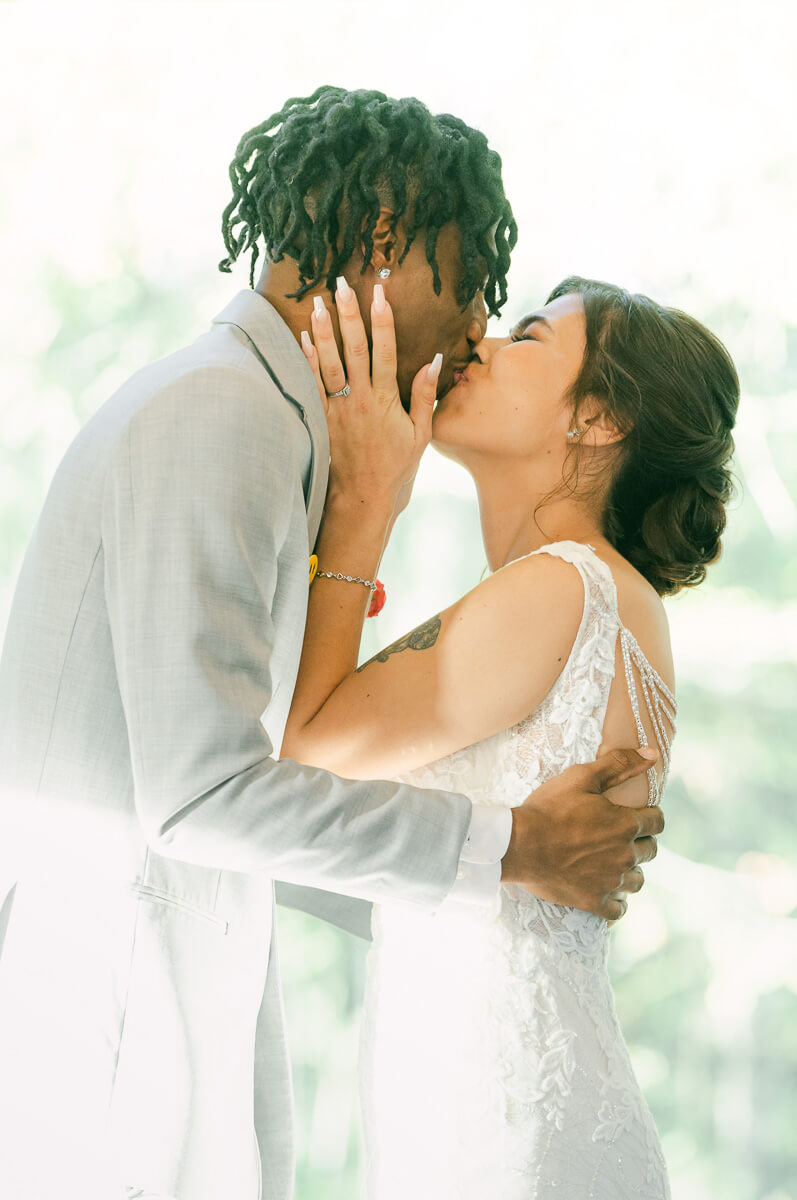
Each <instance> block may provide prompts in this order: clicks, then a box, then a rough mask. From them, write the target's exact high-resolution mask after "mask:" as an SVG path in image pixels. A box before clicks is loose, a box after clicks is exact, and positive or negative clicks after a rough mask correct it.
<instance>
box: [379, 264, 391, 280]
mask: <svg viewBox="0 0 797 1200" xmlns="http://www.w3.org/2000/svg"><path fill="white" fill-rule="evenodd" d="M377 275H378V276H379V278H380V279H389V278H390V267H382V268H381V269H380V270H378V271H377Z"/></svg>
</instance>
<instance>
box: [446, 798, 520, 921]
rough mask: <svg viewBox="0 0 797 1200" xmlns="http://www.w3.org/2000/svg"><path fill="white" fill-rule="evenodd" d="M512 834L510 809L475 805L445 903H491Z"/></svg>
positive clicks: (499, 881) (498, 883)
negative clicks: (454, 877) (454, 878)
mask: <svg viewBox="0 0 797 1200" xmlns="http://www.w3.org/2000/svg"><path fill="white" fill-rule="evenodd" d="M511 835H512V810H511V808H504V807H500V808H499V807H496V808H493V807H490V806H487V805H483V804H474V805H473V811H472V813H471V818H470V825H469V827H468V832H467V836H466V837H465V842H464V844H463V847H462V853H461V854H460V859H459V869H458V871H457V878H456V882H455V883H454V886H453V887H452V889H451V891H450V892H449V893H448V897H447V898H446V901H445V903H446V904H449V903H450V902H454V903H457V904H480V905H483V906H487V905H492V904H494V903H495V901H496V897H497V894H498V887H499V885H500V883H501V859H502V858H503V857H504V855H505V854H506V852H507V849H508V847H509V839H510V837H511Z"/></svg>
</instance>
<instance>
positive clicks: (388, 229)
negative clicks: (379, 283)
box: [360, 207, 398, 272]
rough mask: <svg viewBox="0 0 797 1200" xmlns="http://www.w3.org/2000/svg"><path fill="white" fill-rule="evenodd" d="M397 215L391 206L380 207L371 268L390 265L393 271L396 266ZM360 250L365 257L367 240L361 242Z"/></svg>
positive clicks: (376, 268) (377, 268) (380, 268)
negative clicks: (395, 225)
mask: <svg viewBox="0 0 797 1200" xmlns="http://www.w3.org/2000/svg"><path fill="white" fill-rule="evenodd" d="M394 224H395V215H394V213H393V210H392V209H390V208H384V207H382V208H380V210H379V217H378V218H377V222H376V229H375V230H374V248H373V250H372V251H371V263H370V265H371V268H372V269H373V270H374V271H375V272H376V271H381V270H382V269H383V268H384V267H388V268H389V269H390V270H391V271H392V270H393V269H394V267H395V266H396V259H397V254H398V251H397V244H398V238H397V236H396V231H395V229H394ZM360 250H361V252H362V255H363V257H365V242H364V241H362V242H361V243H360Z"/></svg>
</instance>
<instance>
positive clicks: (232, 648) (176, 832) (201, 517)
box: [103, 368, 471, 908]
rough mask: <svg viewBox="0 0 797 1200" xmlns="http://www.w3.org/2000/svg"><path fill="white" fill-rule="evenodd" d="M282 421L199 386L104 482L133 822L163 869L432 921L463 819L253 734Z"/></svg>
mask: <svg viewBox="0 0 797 1200" xmlns="http://www.w3.org/2000/svg"><path fill="white" fill-rule="evenodd" d="M275 403H277V402H276V401H274V400H272V399H271V398H270V397H269V396H264V394H263V392H262V390H261V389H259V388H258V387H257V386H256V385H254V384H253V383H252V382H251V381H250V380H249V379H248V377H246V376H245V375H243V374H242V373H238V372H235V371H232V370H229V369H221V368H203V369H201V370H198V371H196V372H194V373H193V374H191V375H189V376H186V377H185V378H183V379H181V380H180V381H178V382H177V383H175V384H173V385H171V387H170V388H168V389H167V390H166V391H164V392H163V393H161V394H160V395H159V396H157V397H155V398H154V399H153V400H152V401H151V402H150V403H149V405H148V406H147V407H146V408H145V409H143V410H142V412H141V413H140V414H139V415H138V416H137V417H136V418H135V419H134V420H133V422H132V424H131V426H130V428H129V429H128V431H127V433H126V435H125V437H124V439H123V441H122V443H120V445H119V447H118V450H117V453H116V455H115V459H114V461H113V464H112V466H111V469H110V472H109V477H108V481H107V487H106V494H105V502H104V523H103V551H104V555H105V571H106V594H107V603H108V611H109V616H110V622H111V631H112V637H113V644H114V655H115V660H116V667H117V673H118V678H119V685H120V690H121V695H122V700H123V704H124V709H125V717H126V720H127V726H128V734H129V738H130V750H131V757H132V763H133V774H134V782H135V802H136V808H137V812H138V815H139V819H140V821H141V824H142V827H143V829H144V831H145V834H146V836H147V839H148V841H149V842H150V844H151V845H152V846H153V847H154V848H155V849H156V850H157V851H158V853H160V854H163V855H166V856H170V857H174V858H179V859H184V860H185V861H188V862H194V863H199V864H202V865H207V866H214V867H219V868H229V869H232V870H238V871H248V872H257V871H263V872H265V873H267V874H269V875H271V876H273V877H275V878H280V879H284V880H286V881H289V882H294V883H302V884H310V885H312V886H315V887H322V888H327V889H329V890H332V891H342V892H346V893H348V894H350V895H354V896H362V897H364V898H366V899H378V900H384V899H394V900H395V899H400V900H404V901H406V902H410V903H413V902H414V903H417V904H419V905H421V906H424V907H427V908H433V907H435V906H436V905H437V904H438V903H439V902H440V901H441V900H442V899H443V898H444V897H445V895H446V894H447V893H448V892H449V890H450V888H451V886H452V883H453V882H454V878H455V876H456V872H457V868H458V863H459V855H460V850H461V848H462V845H463V841H464V839H465V836H466V832H467V829H468V825H469V821H470V816H471V805H470V803H469V801H467V800H466V799H465V798H464V797H462V796H455V795H447V794H444V793H429V792H422V791H419V790H416V789H413V788H408V787H404V786H402V785H399V784H393V783H385V782H374V783H372V782H361V783H353V782H344V781H341V780H340V779H338V778H336V777H335V776H333V775H330V774H329V773H328V772H326V771H323V770H316V769H312V768H308V767H303V766H300V765H299V764H297V763H294V762H291V761H288V760H283V761H275V760H274V758H273V748H272V746H271V745H270V743H269V740H268V737H267V735H266V733H265V730H264V729H263V726H262V724H261V720H260V717H261V715H262V714H263V713H265V712H266V710H267V709H268V707H269V704H270V702H271V698H272V695H273V691H274V686H275V683H276V682H277V681H274V680H272V675H271V666H272V650H273V645H274V636H275V634H274V627H273V622H272V606H273V604H274V599H275V594H276V591H277V588H278V584H279V579H278V571H279V559H280V557H281V556H289V555H290V554H291V553H292V550H291V546H290V540H291V538H292V537H296V536H297V531H296V530H295V529H293V530H292V529H291V524H290V523H291V515H292V512H293V511H294V503H295V497H296V489H301V477H300V464H299V463H298V462H297V461H296V449H295V442H294V438H293V433H292V431H291V429H290V426H289V422H290V421H291V420H292V419H293V416H292V414H291V413H290V410H287V409H286V410H285V411H284V412H283V410H282V409H280V408H277V409H274V407H273V405H274V404H275ZM281 403H282V402H281V400H280V401H279V404H280V405H281ZM296 553H297V554H299V555H300V557H304V555H305V554H306V546H303V545H300V546H298V547H297V550H296ZM297 603H300V604H301V606H302V607H301V611H297V615H296V620H297V623H302V622H303V620H304V608H303V605H304V597H302V598H301V600H298V601H297Z"/></svg>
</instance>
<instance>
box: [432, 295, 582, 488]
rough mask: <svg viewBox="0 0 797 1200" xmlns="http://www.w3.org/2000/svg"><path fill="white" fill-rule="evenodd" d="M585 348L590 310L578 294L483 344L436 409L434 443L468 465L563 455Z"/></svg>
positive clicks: (541, 310)
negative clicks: (487, 460) (587, 311)
mask: <svg viewBox="0 0 797 1200" xmlns="http://www.w3.org/2000/svg"><path fill="white" fill-rule="evenodd" d="M585 349H586V327H585V319H584V306H583V304H582V301H581V297H580V296H578V295H575V294H574V295H567V296H561V297H559V299H557V300H553V301H551V303H550V304H546V305H545V306H544V308H540V309H537V310H536V311H535V312H534V313H532V314H530V315H529V316H527V317H524V318H523V319H522V320H520V321H518V323H517V324H516V325H515V327H514V328H513V330H512V334H511V336H510V337H508V338H485V339H484V340H483V341H481V342H480V343H479V344H478V346H477V347H476V351H475V353H476V355H477V361H474V362H472V363H471V364H470V365H469V366H468V368H467V370H466V371H465V372H464V373H463V374H462V375H461V376H460V378H459V382H458V383H457V384H456V386H455V387H454V388H452V389H451V391H450V392H448V393H447V394H446V395H445V396H443V397H442V399H441V400H440V401H439V403H438V405H437V408H436V410H435V416H434V424H433V435H432V436H433V444H434V445H435V446H436V447H437V449H438V450H441V451H442V452H443V453H444V454H446V455H448V456H449V457H451V458H455V459H459V460H460V461H463V462H465V463H466V464H467V463H468V462H469V461H471V460H472V458H473V455H474V453H475V454H476V455H478V456H489V457H497V458H502V457H503V458H506V457H510V458H514V457H523V458H527V459H533V460H534V459H538V458H539V457H540V456H546V455H549V454H551V452H552V451H553V450H560V451H561V452H564V451H565V448H566V445H567V432H568V430H569V429H570V427H571V417H572V409H571V405H570V403H569V402H568V395H569V392H570V389H571V387H572V386H573V384H574V383H575V382H576V379H577V378H578V375H579V371H580V370H581V364H582V362H583V359H584V352H585Z"/></svg>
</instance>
